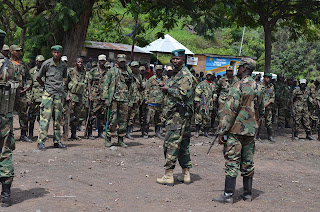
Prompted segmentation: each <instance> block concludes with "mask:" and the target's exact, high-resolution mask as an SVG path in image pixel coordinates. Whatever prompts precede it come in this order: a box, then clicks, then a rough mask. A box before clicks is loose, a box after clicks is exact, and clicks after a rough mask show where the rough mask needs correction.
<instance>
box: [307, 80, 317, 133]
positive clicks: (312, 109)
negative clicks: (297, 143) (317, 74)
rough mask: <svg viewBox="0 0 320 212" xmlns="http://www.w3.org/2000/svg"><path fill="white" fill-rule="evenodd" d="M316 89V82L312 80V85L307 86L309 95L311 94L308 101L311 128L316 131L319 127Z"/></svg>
mask: <svg viewBox="0 0 320 212" xmlns="http://www.w3.org/2000/svg"><path fill="white" fill-rule="evenodd" d="M316 89H319V88H317V87H316V85H315V82H314V81H313V80H312V81H311V82H310V84H309V85H308V86H307V93H309V101H308V108H309V112H310V126H311V129H315V128H316V126H317V115H316V108H317V107H316V104H314V103H315V102H314V99H315V96H314V95H315V93H316Z"/></svg>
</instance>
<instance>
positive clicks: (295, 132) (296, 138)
mask: <svg viewBox="0 0 320 212" xmlns="http://www.w3.org/2000/svg"><path fill="white" fill-rule="evenodd" d="M293 137H294V139H295V140H299V132H298V131H294V132H293Z"/></svg>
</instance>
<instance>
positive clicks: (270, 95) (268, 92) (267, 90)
mask: <svg viewBox="0 0 320 212" xmlns="http://www.w3.org/2000/svg"><path fill="white" fill-rule="evenodd" d="M260 86H261V89H262V93H263V94H264V95H263V96H264V97H263V98H264V100H263V101H264V103H267V102H269V101H270V102H271V103H270V104H269V105H268V106H267V107H266V108H265V115H264V118H265V126H266V128H272V113H273V106H274V101H275V91H274V86H273V84H272V83H269V84H268V85H265V84H264V83H263V82H261V83H260Z"/></svg>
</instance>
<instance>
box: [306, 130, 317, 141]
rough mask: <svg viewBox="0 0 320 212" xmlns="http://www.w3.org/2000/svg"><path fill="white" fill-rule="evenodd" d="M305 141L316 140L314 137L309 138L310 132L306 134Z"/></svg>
mask: <svg viewBox="0 0 320 212" xmlns="http://www.w3.org/2000/svg"><path fill="white" fill-rule="evenodd" d="M306 139H309V140H316V139H315V138H314V137H312V136H311V132H310V131H308V132H307V137H306Z"/></svg>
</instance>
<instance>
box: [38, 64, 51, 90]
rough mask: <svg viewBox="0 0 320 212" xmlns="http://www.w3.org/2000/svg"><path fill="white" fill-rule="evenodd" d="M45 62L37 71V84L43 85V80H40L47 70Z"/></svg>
mask: <svg viewBox="0 0 320 212" xmlns="http://www.w3.org/2000/svg"><path fill="white" fill-rule="evenodd" d="M47 69H48V67H47V64H42V66H41V68H40V70H39V73H38V76H37V78H36V80H37V81H38V82H39V84H40V85H41V86H42V87H43V86H44V82H43V81H42V79H41V78H42V77H43V76H45V73H46V72H47Z"/></svg>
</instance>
